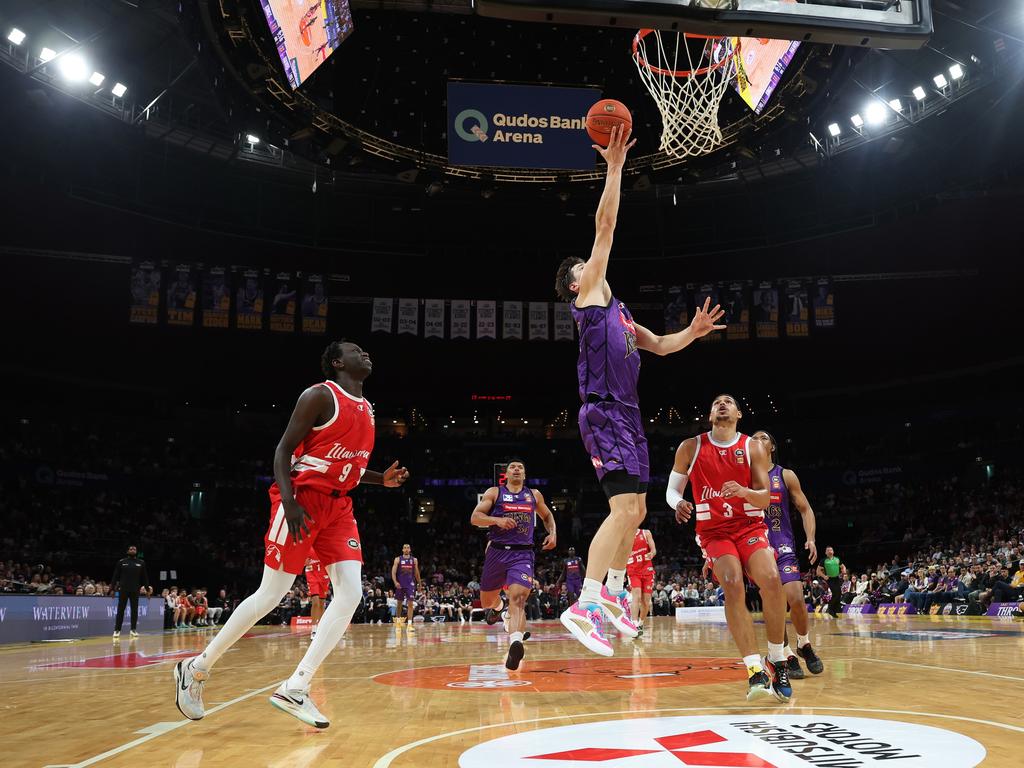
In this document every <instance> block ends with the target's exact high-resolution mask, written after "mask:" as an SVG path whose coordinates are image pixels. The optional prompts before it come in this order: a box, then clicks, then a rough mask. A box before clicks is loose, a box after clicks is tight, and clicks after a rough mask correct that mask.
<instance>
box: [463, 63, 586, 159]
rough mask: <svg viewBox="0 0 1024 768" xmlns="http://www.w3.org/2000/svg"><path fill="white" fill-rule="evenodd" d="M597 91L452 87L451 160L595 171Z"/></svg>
mask: <svg viewBox="0 0 1024 768" xmlns="http://www.w3.org/2000/svg"><path fill="white" fill-rule="evenodd" d="M600 98H601V91H600V90H599V89H597V88H553V87H548V86H542V85H497V84H494V83H463V82H449V83H448V162H449V163H451V164H452V165H487V166H499V167H504V168H562V169H573V170H583V171H589V170H593V168H594V165H595V163H596V160H597V153H596V152H594V150H593V149H592V148H591V145H592V144H593V142H592V141H591V139H590V137H589V136H588V135H587V129H586V122H587V111H588V110H589V109H590V107H591V106H593V105H594V103H595V102H597V101H599V100H600Z"/></svg>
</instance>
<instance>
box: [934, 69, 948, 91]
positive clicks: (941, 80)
mask: <svg viewBox="0 0 1024 768" xmlns="http://www.w3.org/2000/svg"><path fill="white" fill-rule="evenodd" d="M932 80H934V81H935V85H936V87H938V88H945V87H946V86H947V85H949V81H948V80H947V79H946V76H945V75H944V74H942V73H941V72H940V73H939V74H937V75H936V76H935V77H933V78H932Z"/></svg>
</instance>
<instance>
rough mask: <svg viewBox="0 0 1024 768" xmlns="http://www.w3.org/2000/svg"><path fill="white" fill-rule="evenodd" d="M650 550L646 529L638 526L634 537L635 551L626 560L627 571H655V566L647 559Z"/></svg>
mask: <svg viewBox="0 0 1024 768" xmlns="http://www.w3.org/2000/svg"><path fill="white" fill-rule="evenodd" d="M650 551H651V548H650V547H648V546H647V538H646V537H645V536H644V529H643V528H638V529H637V532H636V535H635V536H634V537H633V552H632V554H630V556H629V559H628V560H627V561H626V571H628V572H629V573H644V572H645V571H653V570H654V566H653V565H651V561H650V560H648V559H647V554H648V553H649V552H650Z"/></svg>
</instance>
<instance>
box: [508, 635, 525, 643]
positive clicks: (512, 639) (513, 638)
mask: <svg viewBox="0 0 1024 768" xmlns="http://www.w3.org/2000/svg"><path fill="white" fill-rule="evenodd" d="M516 640H518V641H519V642H520V643H521V642H523V633H522V632H512V633H511V634H509V636H508V644H509V645H512V643H514V642H516Z"/></svg>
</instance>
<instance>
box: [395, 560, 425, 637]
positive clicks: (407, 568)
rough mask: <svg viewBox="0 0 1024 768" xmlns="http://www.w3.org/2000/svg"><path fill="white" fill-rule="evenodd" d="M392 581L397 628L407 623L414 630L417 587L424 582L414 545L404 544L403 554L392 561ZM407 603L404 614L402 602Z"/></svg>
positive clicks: (407, 627) (410, 630) (409, 628)
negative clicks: (413, 614) (414, 553)
mask: <svg viewBox="0 0 1024 768" xmlns="http://www.w3.org/2000/svg"><path fill="white" fill-rule="evenodd" d="M391 581H392V582H394V585H395V599H396V600H398V609H397V611H396V612H395V628H396V629H399V628H401V626H402V624H403V623H405V626H406V629H407V630H408V631H409V632H412V631H414V627H413V623H412V612H413V609H414V608H415V606H416V588H417V587H418V586H419V585H420V584H422V583H423V581H422V579H421V578H420V561H419V560H417V559H416V558H415V557H413V556H412V547H411V546H410V545H408V544H403V545H402V554H401V556H400V557H396V558H395V560H394V562H393V563H391ZM403 602H404V603H405V606H406V607H405V616H404V617H403V616H402V603H403Z"/></svg>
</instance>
